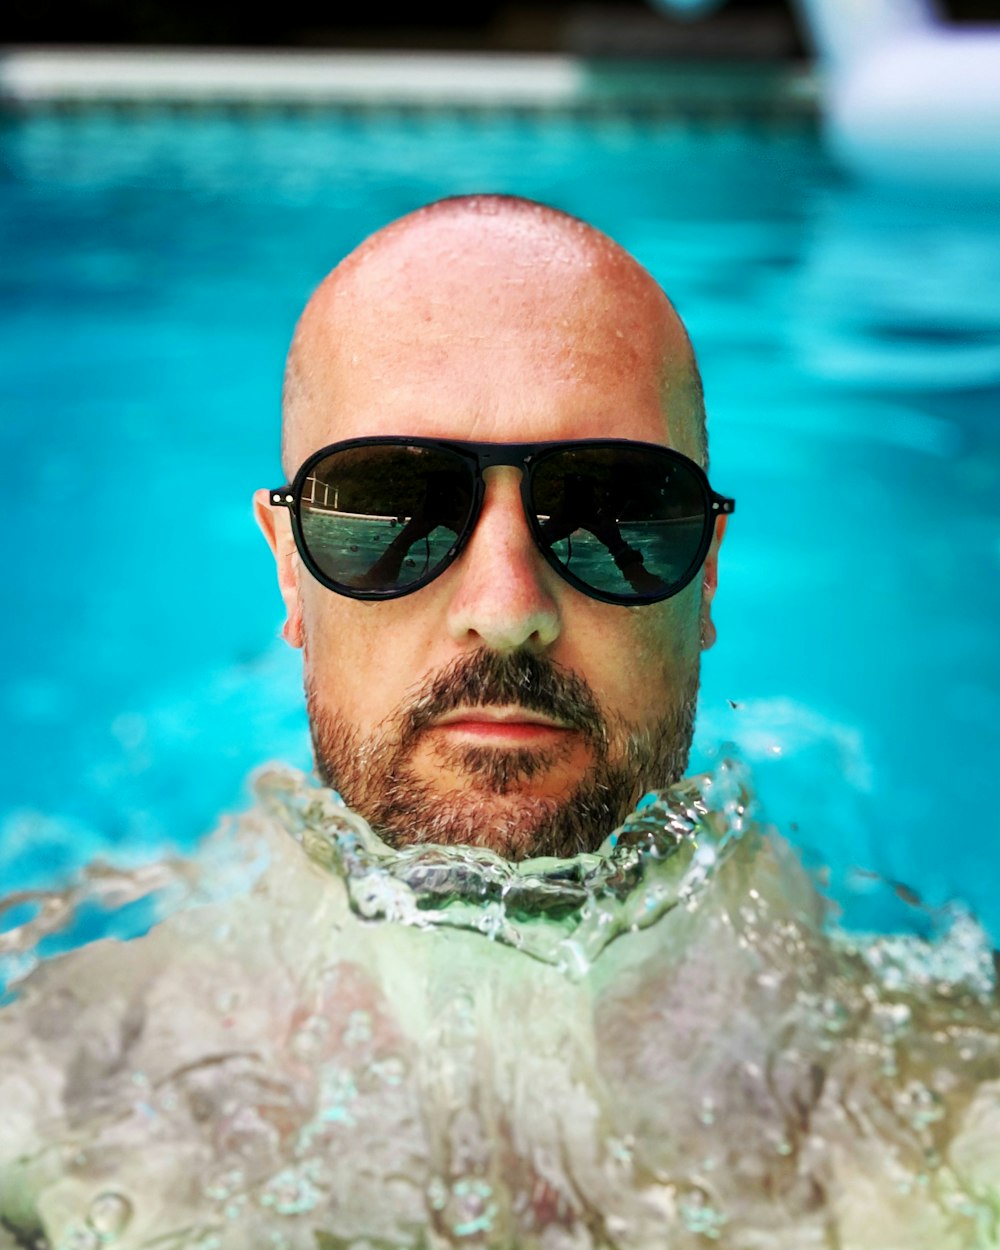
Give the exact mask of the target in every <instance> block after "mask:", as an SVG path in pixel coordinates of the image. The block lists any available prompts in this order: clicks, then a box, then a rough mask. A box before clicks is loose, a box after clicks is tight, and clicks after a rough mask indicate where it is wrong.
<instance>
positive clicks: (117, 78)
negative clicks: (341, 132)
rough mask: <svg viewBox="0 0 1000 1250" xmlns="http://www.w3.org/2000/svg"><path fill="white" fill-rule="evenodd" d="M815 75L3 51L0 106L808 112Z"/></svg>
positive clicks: (532, 59) (239, 54)
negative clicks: (688, 106)
mask: <svg viewBox="0 0 1000 1250" xmlns="http://www.w3.org/2000/svg"><path fill="white" fill-rule="evenodd" d="M812 90H813V89H812V84H811V76H810V75H809V73H808V71H807V70H805V69H803V67H796V66H789V67H787V68H778V69H777V70H776V71H775V72H774V73H773V74H772V75H771V76H770V77H769V78H768V79H767V80H766V81H764V80H762V79H761V76H760V75H759V74H753V73H751V74H746V73H741V72H740V71H739V70H738V69H737V71H736V72H735V73H734V71H733V68H732V67H731V66H722V65H720V66H714V67H712V66H697V67H683V66H681V67H678V66H676V65H672V66H668V65H664V64H663V63H659V62H641V61H640V62H636V63H635V64H633V65H627V64H626V65H622V64H618V65H614V66H611V67H608V66H602V65H594V64H592V63H587V62H584V61H582V60H579V59H577V58H574V57H572V56H564V55H541V54H539V55H508V54H484V53H476V54H469V53H423V52H421V53H406V52H399V53H365V52H308V51H303V52H297V51H296V52H270V51H238V50H232V51H230V50H224V51H219V50H201V49H197V50H194V49H192V50H183V49H159V48H157V49H144V48H87V49H76V48H73V49H59V48H7V49H4V50H2V51H0V100H2V101H3V102H5V103H7V104H8V105H13V106H15V107H16V106H23V107H30V106H32V105H43V104H46V103H50V104H55V103H63V104H73V103H78V104H86V103H99V102H106V103H141V102H149V103H168V104H169V103H176V104H191V103H206V104H211V103H260V104H303V105H305V104H320V105H331V106H336V105H342V106H358V105H360V106H366V105H369V106H380V107H384V106H387V105H389V106H400V107H407V106H411V107H428V106H433V107H458V108H460V107H471V108H542V109H546V108H548V109H570V110H572V109H575V108H580V107H587V106H593V105H594V104H595V103H598V104H599V103H601V102H604V103H607V104H608V105H612V104H619V105H621V104H625V105H630V104H633V105H634V104H643V103H645V104H646V105H650V104H654V103H656V102H657V101H662V102H665V101H667V100H670V99H675V100H680V101H685V100H686V101H688V102H691V103H693V104H695V105H698V104H701V105H707V104H709V103H711V102H712V101H716V102H719V101H722V100H724V99H729V100H731V101H733V102H737V103H738V102H739V101H740V100H741V99H742V100H744V101H746V102H751V101H756V102H758V103H759V102H760V101H761V100H764V101H771V102H774V103H775V104H778V105H780V102H781V101H785V102H786V103H790V104H792V105H793V106H794V105H798V106H799V107H800V108H801V107H802V106H806V107H808V105H809V103H810V100H811V96H812Z"/></svg>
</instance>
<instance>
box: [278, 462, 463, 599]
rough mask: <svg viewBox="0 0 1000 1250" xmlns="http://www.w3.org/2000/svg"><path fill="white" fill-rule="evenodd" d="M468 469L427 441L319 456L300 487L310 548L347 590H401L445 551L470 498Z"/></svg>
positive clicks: (428, 569) (328, 573) (460, 524)
mask: <svg viewBox="0 0 1000 1250" xmlns="http://www.w3.org/2000/svg"><path fill="white" fill-rule="evenodd" d="M473 483H474V479H473V475H472V473H471V472H470V470H469V468H468V466H467V465H466V464H465V462H464V461H463V460H462V459H461V458H460V457H459V456H456V455H454V454H453V453H451V452H449V451H444V450H441V449H439V448H433V447H416V446H408V445H405V444H404V445H392V446H379V445H377V444H376V445H374V446H368V447H349V448H346V449H344V450H342V451H335V452H333V453H331V454H330V455H329V456H327V457H325V459H323V460H321V461H319V463H318V464H316V465H315V466H314V468H313V470H312V472H311V473H310V474H309V477H308V478H307V479H306V482H305V485H304V487H303V490H302V502H301V508H300V514H299V515H300V520H301V524H302V536H303V538H304V540H305V545H306V548H307V549H308V551H309V554H310V556H311V557H312V559H313V560H314V561H315V563H316V564H317V565H318V566H319V568H320V569H321V570H322V572H323V573H325V574H326V576H327V577H328V578H330V580H331V581H333V582H336V583H337V584H338V585H340V586H344V587H346V588H347V589H349V590H382V591H386V590H396V591H398V590H405V589H406V588H407V587H409V586H412V585H413V584H414V583H415V582H418V581H420V580H421V579H422V578H424V577H427V576H428V574H430V573H433V572H434V570H435V569H436V568H438V567H440V565H442V564H443V563H444V562H445V561H446V560H447V559H448V557H449V555H450V554H451V550H452V547H453V546H454V544H455V540H456V538H457V537H458V535H459V534H460V533H461V531H462V529H463V528H464V526H465V524H466V521H467V520H468V516H469V509H470V508H471V507H472V500H473Z"/></svg>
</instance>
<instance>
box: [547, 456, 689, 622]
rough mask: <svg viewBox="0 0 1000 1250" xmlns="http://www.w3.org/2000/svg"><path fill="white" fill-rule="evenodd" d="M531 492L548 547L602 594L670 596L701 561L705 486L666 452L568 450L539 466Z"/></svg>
mask: <svg viewBox="0 0 1000 1250" xmlns="http://www.w3.org/2000/svg"><path fill="white" fill-rule="evenodd" d="M532 495H533V505H534V510H535V515H536V517H537V524H538V528H539V532H540V535H541V540H542V543H543V546H544V547H545V549H546V550H547V551H548V552H549V553H550V554H551V555H552V556H553V557H554V558H555V559H556V560H557V561H558V563H559V564H560V566H561V567H562V568H564V569H565V570H567V572H569V573H571V574H572V575H573V576H574V577H576V578H577V579H578V580H579V581H580V582H583V583H584V584H585V585H586V586H589V587H590V588H591V589H593V590H596V591H599V592H600V593H601V594H605V595H611V596H614V597H616V598H618V599H621V600H622V601H628V600H630V599H635V600H642V599H650V598H653V597H656V598H666V597H667V596H668V595H669V594H672V593H674V592H675V591H676V590H678V589H680V588H681V587H682V586H683V585H684V584H685V583H686V582H687V581H688V580H690V577H691V576H692V574H693V573H694V571H695V570H696V569H697V567H698V562H699V560H700V559H701V558H702V557H703V554H704V553H703V544H704V539H705V534H706V530H707V520H708V499H707V497H706V492H705V487H704V484H703V483H702V481H701V479H700V477H699V476H698V474H697V472H696V470H694V469H693V468H692V467H690V466H688V464H687V463H686V462H685V461H683V460H678V459H675V458H674V457H673V456H671V455H669V454H664V455H662V456H660V455H657V454H656V453H655V452H653V451H651V450H650V449H649V448H635V449H630V448H627V447H622V446H620V445H619V446H617V447H613V448H610V447H591V448H579V449H573V448H566V449H565V450H560V451H558V452H556V453H554V454H552V455H550V456H547V457H546V458H545V459H544V460H543V461H541V463H539V464H538V465H537V466H536V469H535V473H534V478H533V489H532Z"/></svg>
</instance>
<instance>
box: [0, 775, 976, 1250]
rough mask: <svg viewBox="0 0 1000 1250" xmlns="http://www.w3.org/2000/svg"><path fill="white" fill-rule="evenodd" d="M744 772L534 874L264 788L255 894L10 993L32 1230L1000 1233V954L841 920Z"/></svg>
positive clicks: (13, 1233)
mask: <svg viewBox="0 0 1000 1250" xmlns="http://www.w3.org/2000/svg"><path fill="white" fill-rule="evenodd" d="M731 780H732V779H731V778H729V779H727V778H726V776H724V775H723V774H721V773H720V774H716V776H715V777H714V778H712V777H710V778H707V779H702V782H701V784H700V788H699V789H695V788H694V787H693V785H692V783H685V785H684V786H682V787H678V788H677V789H676V790H675V791H673V792H670V793H668V794H666V795H665V796H663V797H662V798H661V800H660V801H659V802H656V803H652V804H650V805H648V806H647V807H646V808H645V809H644V810H643V811H641V812H640V813H638V814H637V815H636V816H635V817H633V818H631V819H630V821H629V822H627V823H626V826H625V827H624V829H623V830H621V831H619V833H618V835H617V836H614V837H613V838H612V839H609V840H608V842H606V843H605V846H604V847H603V848H602V851H601V852H600V853H599V854H597V855H587V856H580V857H578V858H577V859H576V860H569V861H555V860H549V861H541V860H536V861H532V862H529V863H527V864H523V865H514V864H510V863H508V862H507V861H504V860H502V859H500V858H499V857H497V856H494V855H492V854H491V853H490V852H488V851H482V850H478V851H477V850H470V849H468V848H466V849H453V848H449V849H442V848H435V847H426V846H424V847H415V848H410V849H409V850H406V851H391V850H389V849H388V848H387V847H385V846H384V845H383V844H381V843H380V842H379V841H378V839H376V838H375V837H374V835H372V834H371V833H370V831H369V830H367V828H366V827H365V826H364V824H363V822H361V821H360V820H359V818H357V817H356V816H354V815H353V814H352V813H350V812H348V811H347V810H346V809H344V808H342V807H339V806H338V805H337V804H336V802H335V801H334V799H333V797H332V796H331V794H330V792H329V791H323V790H317V789H315V788H313V787H311V786H310V785H309V783H307V782H306V781H305V779H303V778H297V777H293V776H291V775H289V774H271V775H270V776H268V777H265V779H264V780H263V782H262V783H261V787H260V795H261V805H260V807H259V808H258V809H257V810H256V811H255V812H254V813H252V814H251V815H250V816H248V817H246V818H244V822H243V826H242V833H241V835H240V839H239V840H238V845H239V846H240V847H241V848H242V849H241V850H240V852H239V854H240V855H242V856H245V857H246V860H247V863H248V864H249V863H251V861H252V863H253V864H254V865H255V867H253V868H252V870H251V869H248V872H249V877H248V881H249V880H250V878H252V881H251V882H250V884H248V886H247V888H246V889H244V890H237V891H235V893H233V892H232V891H230V892H229V897H226V898H216V899H208V900H204V899H202V900H201V901H194V898H193V899H192V900H191V902H190V905H189V906H187V907H185V908H184V909H183V910H178V911H175V912H174V913H173V914H172V915H170V916H169V917H168V918H167V919H165V920H164V921H162V922H161V923H160V924H159V925H158V926H156V927H155V928H154V929H153V930H152V931H151V932H150V933H149V934H147V935H146V936H145V937H142V938H139V939H136V940H134V941H132V942H128V943H117V942H113V943H107V942H104V943H95V944H93V945H92V946H90V947H87V948H85V949H83V950H80V951H77V952H75V953H73V954H71V955H69V956H65V957H63V958H61V959H58V960H52V961H49V962H48V963H47V964H43V965H42V966H41V967H40V968H38V969H37V970H36V971H35V972H34V973H33V974H32V975H31V976H29V977H28V978H27V979H26V980H25V981H24V982H23V983H22V985H21V986H20V987H19V993H18V996H17V998H16V999H15V1001H14V1002H13V1004H12V1005H11V1006H9V1007H7V1008H6V1009H5V1010H3V1011H2V1012H0V1053H3V1055H4V1056H5V1057H6V1058H5V1064H4V1067H3V1069H2V1071H0V1105H2V1107H3V1117H2V1119H0V1210H2V1212H3V1215H4V1220H5V1225H4V1227H5V1228H6V1232H0V1245H4V1241H3V1238H4V1237H5V1236H6V1237H7V1239H8V1244H9V1245H11V1246H15V1245H36V1244H38V1245H48V1246H51V1247H61V1246H66V1247H70V1246H72V1247H74V1248H75V1250H80V1248H81V1247H98V1246H105V1245H114V1246H115V1247H121V1248H122V1250H139V1248H140V1247H151V1246H153V1245H156V1246H158V1247H162V1246H170V1247H174V1246H176V1247H182V1246H183V1247H200V1248H201V1250H208V1247H214V1248H215V1250H230V1248H235V1247H240V1248H243V1247H247V1246H251V1247H257V1246H266V1247H271V1246H274V1247H287V1248H288V1250H298V1248H299V1247H302V1248H303V1250H306V1248H308V1250H314V1248H317V1247H318V1248H319V1250H330V1248H333V1247H336V1248H337V1250H342V1248H343V1250H346V1248H347V1247H353V1248H354V1250H362V1248H364V1250H370V1248H372V1247H387V1246H392V1247H404V1246H405V1247H413V1248H414V1250H417V1248H418V1247H426V1248H427V1250H432V1248H434V1250H436V1248H438V1247H441V1248H444V1247H451V1246H456V1247H457V1246H482V1247H487V1246H488V1247H517V1248H518V1250H531V1248H532V1247H538V1248H542V1247H545V1248H552V1250H556V1248H558V1250H563V1248H567V1250H568V1248H569V1247H573V1248H574V1250H585V1248H589V1247H595V1248H596V1247H620V1248H621V1250H626V1248H627V1250H646V1248H647V1247H649V1248H650V1250H653V1248H654V1247H655V1248H657V1250H661V1248H662V1247H664V1246H667V1245H669V1246H670V1247H671V1250H675V1248H679V1250H684V1248H686V1247H692V1248H693V1247H698V1246H705V1245H710V1244H714V1245H718V1246H724V1247H731V1248H733V1250H737V1248H739V1250H808V1248H809V1247H813V1246H815V1247H817V1248H819V1247H823V1248H824V1250H825V1248H826V1247H829V1246H832V1245H836V1246H838V1247H840V1248H841V1250H855V1248H856V1250H889V1248H890V1247H897V1246H906V1247H907V1250H920V1248H922V1247H927V1250H979V1248H980V1247H981V1248H982V1250H986V1248H987V1247H993V1246H1000V1010H998V1006H997V1001H996V996H995V992H994V990H993V986H992V981H991V977H992V965H991V962H990V957H989V949H988V946H986V945H985V944H984V943H983V942H982V940H981V935H978V931H976V930H975V929H974V927H969V926H967V925H966V927H965V928H963V924H962V922H959V923H958V924H957V925H956V927H955V929H954V931H953V933H952V935H951V937H950V938H946V939H945V940H944V942H943V943H941V944H938V945H937V946H934V945H928V944H924V943H921V942H919V941H918V940H917V939H905V940H904V939H898V940H896V941H895V942H894V941H892V940H888V939H880V940H874V941H869V942H866V943H862V942H860V941H858V942H854V943H852V942H850V941H849V940H847V939H846V938H845V937H843V936H840V937H838V936H836V935H835V934H832V933H830V932H828V931H827V930H826V928H825V927H824V924H823V918H824V908H823V905H822V900H821V899H820V897H819V895H818V894H817V893H816V891H815V889H814V887H813V885H812V883H811V882H810V881H809V879H808V878H807V877H806V876H805V875H804V874H803V873H802V871H801V869H800V868H799V867H798V865H797V863H796V862H795V860H794V857H793V856H792V855H791V854H790V853H789V852H788V851H787V850H786V849H785V848H784V847H783V845H782V844H781V842H780V840H778V839H776V838H774V837H772V836H771V835H769V834H767V833H766V832H765V831H762V830H760V829H759V828H756V827H755V826H753V825H752V824H749V823H748V822H746V820H745V818H744V803H743V801H742V799H741V798H740V797H739V795H738V794H737V795H736V797H734V793H735V792H734V790H733V786H732V784H731ZM265 864H266V867H263V869H262V866H263V865H265ZM216 867H217V863H216ZM196 897H197V892H196V893H195V898H196ZM36 1239H40V1240H36Z"/></svg>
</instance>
